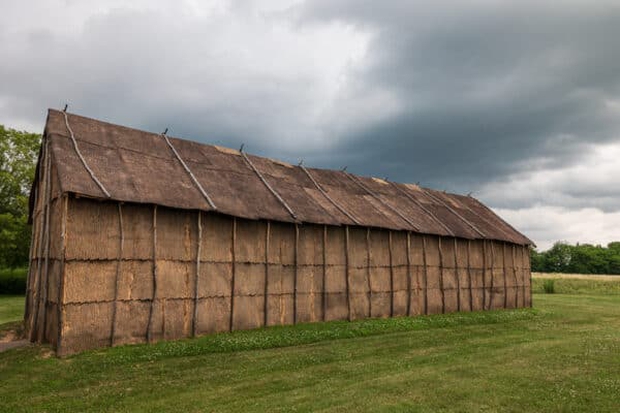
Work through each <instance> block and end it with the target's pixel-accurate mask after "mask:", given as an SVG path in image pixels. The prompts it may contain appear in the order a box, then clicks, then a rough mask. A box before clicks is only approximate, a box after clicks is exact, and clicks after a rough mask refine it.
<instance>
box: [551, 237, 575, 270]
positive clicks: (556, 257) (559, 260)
mask: <svg viewBox="0 0 620 413" xmlns="http://www.w3.org/2000/svg"><path fill="white" fill-rule="evenodd" d="M571 256H572V251H571V246H570V245H568V244H567V243H566V242H563V241H558V242H556V243H555V244H553V246H552V247H551V249H550V250H549V251H547V252H546V253H545V263H546V265H545V267H546V268H547V270H548V271H550V272H566V270H568V267H569V265H570V263H571Z"/></svg>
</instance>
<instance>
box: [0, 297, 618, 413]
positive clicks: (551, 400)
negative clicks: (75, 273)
mask: <svg viewBox="0 0 620 413" xmlns="http://www.w3.org/2000/svg"><path fill="white" fill-rule="evenodd" d="M3 305H4V299H3V298H0V307H2V306H3ZM619 372H620V295H614V294H599V293H591V292H590V293H588V292H587V291H585V290H583V289H581V290H580V291H579V294H570V295H569V294H550V295H545V294H535V296H534V309H525V310H506V311H492V312H478V313H469V314H450V315H436V316H427V317H418V318H409V319H408V318H396V319H391V320H385V319H383V320H366V321H361V322H353V323H347V322H331V323H325V324H304V325H298V326H288V327H279V328H270V329H262V330H257V331H249V332H235V333H233V334H220V335H214V336H207V337H201V338H198V339H194V340H181V341H176V342H163V343H158V344H157V345H153V346H145V345H139V346H124V347H116V348H113V349H107V350H99V351H92V352H86V353H82V354H79V355H76V356H73V357H69V358H67V359H57V358H55V357H49V351H48V350H46V349H45V348H41V347H27V348H21V349H14V350H10V351H8V352H5V353H0V383H2V385H1V386H0V400H2V411H217V412H228V411H230V412H235V411H269V412H273V411H276V412H277V411H298V412H299V411H330V412H348V411H390V412H392V411H396V412H398V411H420V412H436V411H463V412H469V411H507V412H511V411H513V412H522V411H597V412H604V411H608V412H616V411H618V406H620V373H619Z"/></svg>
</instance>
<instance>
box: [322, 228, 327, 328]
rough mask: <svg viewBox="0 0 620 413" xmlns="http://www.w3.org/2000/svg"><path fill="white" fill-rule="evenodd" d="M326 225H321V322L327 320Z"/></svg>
mask: <svg viewBox="0 0 620 413" xmlns="http://www.w3.org/2000/svg"><path fill="white" fill-rule="evenodd" d="M326 282H327V225H323V295H322V296H321V305H322V307H323V321H325V320H326V319H327V285H326Z"/></svg>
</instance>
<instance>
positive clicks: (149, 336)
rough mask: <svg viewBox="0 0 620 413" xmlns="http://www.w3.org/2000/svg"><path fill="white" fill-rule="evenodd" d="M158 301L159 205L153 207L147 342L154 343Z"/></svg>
mask: <svg viewBox="0 0 620 413" xmlns="http://www.w3.org/2000/svg"><path fill="white" fill-rule="evenodd" d="M156 299H157V205H153V294H152V296H151V307H150V308H149V323H148V326H147V329H146V341H147V343H151V342H152V341H153V311H154V307H155V300H156Z"/></svg>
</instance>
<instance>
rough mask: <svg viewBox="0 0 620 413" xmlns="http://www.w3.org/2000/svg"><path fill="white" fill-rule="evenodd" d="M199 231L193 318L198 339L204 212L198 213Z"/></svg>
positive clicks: (194, 332)
mask: <svg viewBox="0 0 620 413" xmlns="http://www.w3.org/2000/svg"><path fill="white" fill-rule="evenodd" d="M196 226H197V229H198V245H197V246H196V274H195V275H194V315H193V317H192V337H196V334H197V330H198V303H199V300H200V286H199V282H200V260H201V255H202V212H201V211H198V215H197V218H196Z"/></svg>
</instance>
